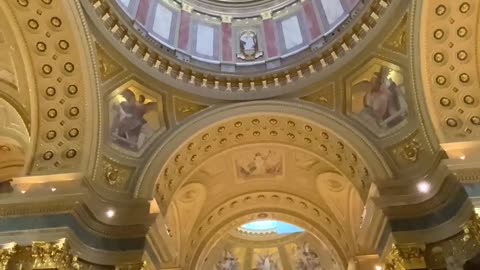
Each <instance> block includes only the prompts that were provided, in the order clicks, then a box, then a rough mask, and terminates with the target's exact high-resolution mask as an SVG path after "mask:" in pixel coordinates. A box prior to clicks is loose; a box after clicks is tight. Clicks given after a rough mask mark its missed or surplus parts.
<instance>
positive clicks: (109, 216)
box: [106, 209, 115, 218]
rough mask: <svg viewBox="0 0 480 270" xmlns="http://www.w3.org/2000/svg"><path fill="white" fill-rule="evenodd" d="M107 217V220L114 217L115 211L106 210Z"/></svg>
mask: <svg viewBox="0 0 480 270" xmlns="http://www.w3.org/2000/svg"><path fill="white" fill-rule="evenodd" d="M106 214H107V217H108V218H112V217H113V216H115V211H113V210H112V209H110V210H108V211H107V213H106Z"/></svg>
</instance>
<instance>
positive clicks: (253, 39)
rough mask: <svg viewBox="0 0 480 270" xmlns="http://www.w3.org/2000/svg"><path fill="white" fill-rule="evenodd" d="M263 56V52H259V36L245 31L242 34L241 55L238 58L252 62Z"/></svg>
mask: <svg viewBox="0 0 480 270" xmlns="http://www.w3.org/2000/svg"><path fill="white" fill-rule="evenodd" d="M262 56H263V52H261V51H259V50H258V39H257V34H256V33H255V32H254V31H252V30H248V31H244V32H242V33H241V34H240V53H238V54H237V57H238V58H240V59H242V60H245V61H252V60H255V59H257V58H259V57H262Z"/></svg>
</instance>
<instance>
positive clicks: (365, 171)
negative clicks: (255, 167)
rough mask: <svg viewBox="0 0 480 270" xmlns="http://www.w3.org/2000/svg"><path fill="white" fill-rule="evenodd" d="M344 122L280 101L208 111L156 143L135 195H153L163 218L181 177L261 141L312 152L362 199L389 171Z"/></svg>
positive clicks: (375, 151) (329, 114)
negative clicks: (208, 161) (228, 152)
mask: <svg viewBox="0 0 480 270" xmlns="http://www.w3.org/2000/svg"><path fill="white" fill-rule="evenodd" d="M348 121H349V120H348V119H347V118H345V117H343V116H340V115H334V114H333V113H332V112H331V111H327V110H326V109H321V108H315V107H312V106H309V105H306V104H301V103H292V102H285V101H255V102H248V103H241V104H233V105H227V106H223V107H220V108H217V109H213V110H210V111H208V112H206V113H205V114H203V115H200V116H197V117H196V118H193V119H191V120H190V121H189V123H187V124H185V125H184V126H182V127H180V128H179V129H177V130H176V131H175V132H173V133H172V134H170V136H169V137H168V138H167V139H165V140H164V141H163V142H162V144H161V145H160V146H159V147H158V149H157V152H156V153H155V154H154V155H153V156H152V158H151V159H150V160H149V162H148V163H147V165H146V167H145V168H146V169H145V170H144V171H143V173H142V175H141V177H140V181H139V182H138V184H137V186H136V190H135V196H136V197H142V198H151V197H153V195H154V192H155V190H157V192H158V194H157V195H158V196H157V201H158V202H159V206H160V209H161V210H162V213H163V214H165V212H166V209H167V207H168V205H169V203H170V201H171V200H172V198H173V195H174V194H175V192H176V191H177V190H178V188H179V187H181V186H182V184H183V183H184V181H185V179H186V177H185V176H186V175H188V174H189V173H190V172H191V171H193V170H194V169H195V168H196V167H198V165H199V164H200V163H201V162H202V160H205V159H208V158H209V157H211V156H213V155H216V154H218V153H220V152H221V151H223V150H224V149H226V148H227V147H229V148H231V147H234V146H237V145H244V144H249V143H254V142H258V141H263V142H274V143H275V142H278V143H283V144H290V145H293V146H297V147H300V148H303V149H307V150H309V151H315V152H316V153H317V154H318V155H321V156H322V157H323V158H325V159H326V160H328V161H330V162H331V163H333V164H336V166H337V168H338V170H339V171H341V172H342V173H343V174H345V175H346V176H347V177H348V178H349V179H351V180H352V183H353V184H354V186H356V187H357V188H360V189H361V190H362V192H360V194H361V196H362V198H365V197H366V195H367V192H368V187H369V185H370V183H371V182H372V181H375V180H377V179H382V180H383V179H386V178H389V177H390V176H391V174H392V172H391V170H390V168H389V167H388V165H387V164H386V161H385V160H384V159H383V157H382V155H381V154H380V152H379V150H378V149H376V148H375V147H374V146H373V144H372V143H371V142H370V141H369V140H368V139H367V138H366V137H365V136H363V135H362V134H361V133H360V132H359V131H357V129H356V128H354V127H353V126H352V125H350V124H348V123H349V122H348ZM193 152H196V153H193ZM367 160H368V161H369V162H368V164H367V163H366V161H367ZM155 187H156V188H155Z"/></svg>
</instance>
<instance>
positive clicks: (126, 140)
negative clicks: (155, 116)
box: [111, 89, 157, 150]
mask: <svg viewBox="0 0 480 270" xmlns="http://www.w3.org/2000/svg"><path fill="white" fill-rule="evenodd" d="M121 96H122V97H123V98H124V100H123V101H121V102H120V103H115V104H114V105H113V106H112V110H113V111H114V112H116V114H115V116H114V118H113V122H112V127H111V132H112V135H113V137H114V138H115V139H116V140H117V141H118V142H119V143H120V144H122V145H125V144H126V145H127V147H129V148H132V149H135V150H136V149H138V148H139V147H140V146H141V145H142V144H143V141H144V138H145V137H146V136H145V133H147V132H145V130H144V126H145V124H147V120H145V118H144V116H145V114H147V113H148V112H151V111H156V110H157V102H145V101H146V98H145V96H144V95H139V98H138V100H137V99H136V97H135V93H133V91H132V90H130V89H125V90H123V92H122V93H121Z"/></svg>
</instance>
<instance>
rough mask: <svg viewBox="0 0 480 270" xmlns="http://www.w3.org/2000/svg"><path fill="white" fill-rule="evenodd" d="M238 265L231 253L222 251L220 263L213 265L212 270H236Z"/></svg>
mask: <svg viewBox="0 0 480 270" xmlns="http://www.w3.org/2000/svg"><path fill="white" fill-rule="evenodd" d="M238 269H239V263H238V259H237V258H236V257H235V256H233V255H232V253H231V252H230V251H228V250H224V251H223V258H222V260H221V261H219V262H217V264H215V267H214V269H213V270H238Z"/></svg>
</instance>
